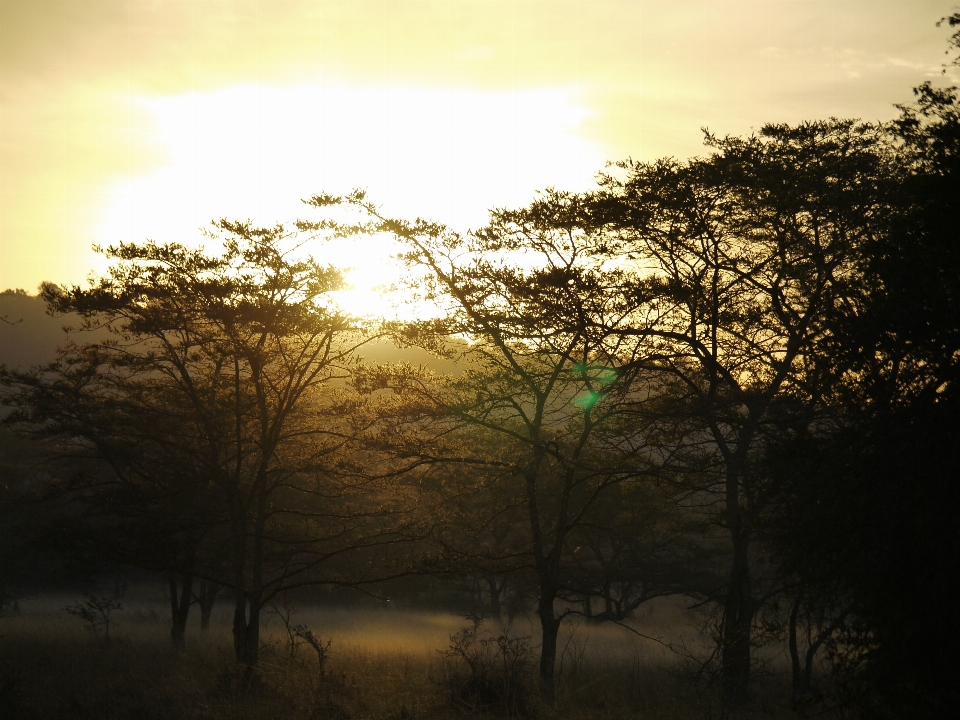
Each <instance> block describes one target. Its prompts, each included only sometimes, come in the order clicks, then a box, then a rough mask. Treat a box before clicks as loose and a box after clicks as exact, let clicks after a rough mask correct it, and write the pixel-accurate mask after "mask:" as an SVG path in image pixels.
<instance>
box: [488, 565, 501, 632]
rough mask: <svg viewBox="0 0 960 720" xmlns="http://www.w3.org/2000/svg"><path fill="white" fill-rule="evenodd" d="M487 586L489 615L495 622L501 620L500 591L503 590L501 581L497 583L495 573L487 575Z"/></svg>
mask: <svg viewBox="0 0 960 720" xmlns="http://www.w3.org/2000/svg"><path fill="white" fill-rule="evenodd" d="M487 587H489V588H490V616H491V617H492V618H493V619H494V620H496V621H497V622H503V613H502V611H501V609H500V593H501V592H502V591H503V582H500V584H499V585H498V584H497V578H496V576H495V575H487Z"/></svg>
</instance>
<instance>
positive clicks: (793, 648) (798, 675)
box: [787, 593, 806, 709]
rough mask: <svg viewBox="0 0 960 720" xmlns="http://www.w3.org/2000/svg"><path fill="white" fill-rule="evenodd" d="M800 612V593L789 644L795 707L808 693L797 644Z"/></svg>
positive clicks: (795, 603)
mask: <svg viewBox="0 0 960 720" xmlns="http://www.w3.org/2000/svg"><path fill="white" fill-rule="evenodd" d="M799 614H800V594H799V593H798V594H797V598H796V600H794V602H793V608H792V609H791V610H790V625H789V636H788V638H787V644H788V645H789V647H790V667H791V670H792V675H793V696H792V697H791V699H790V704H791V705H792V706H793V708H794V709H796V708H797V707H799V705H800V703H801V698H802V697H803V696H804V695H806V692H805V689H804V687H803V671H802V669H801V666H800V650H799V647H798V645H797V617H798V616H799Z"/></svg>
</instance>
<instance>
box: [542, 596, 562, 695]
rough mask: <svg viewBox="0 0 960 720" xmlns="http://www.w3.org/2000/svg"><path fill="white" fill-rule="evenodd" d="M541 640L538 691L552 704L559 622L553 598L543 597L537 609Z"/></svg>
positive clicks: (554, 687)
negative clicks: (554, 609)
mask: <svg viewBox="0 0 960 720" xmlns="http://www.w3.org/2000/svg"><path fill="white" fill-rule="evenodd" d="M537 614H538V615H539V616H540V629H541V631H542V635H543V639H542V644H541V646H540V691H541V692H542V693H543V697H544V699H545V700H546V701H547V702H549V703H552V702H553V700H554V697H555V696H556V686H555V682H554V667H555V666H556V663H557V634H558V633H559V631H560V620H559V619H558V618H557V617H556V616H555V615H554V612H553V597H552V595H551V596H550V597H543V598H541V600H540V603H539V606H538V608H537Z"/></svg>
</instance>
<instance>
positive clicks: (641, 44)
mask: <svg viewBox="0 0 960 720" xmlns="http://www.w3.org/2000/svg"><path fill="white" fill-rule="evenodd" d="M955 9H956V6H955V5H951V3H950V2H949V1H948V2H943V1H939V0H937V1H933V0H574V1H568V0H266V1H264V0H232V1H228V0H0V289H2V288H7V287H21V288H25V289H27V290H29V291H31V292H33V291H35V290H36V288H37V286H38V285H39V283H40V282H41V281H44V280H52V281H54V282H57V283H60V284H72V283H82V282H83V281H84V279H85V278H87V277H88V275H89V274H90V273H91V272H102V271H103V269H104V267H105V265H104V262H103V260H102V258H100V257H98V256H97V255H96V254H95V253H94V252H93V250H92V249H91V246H92V245H94V244H101V245H107V244H110V243H115V242H117V241H119V240H125V241H143V240H145V239H148V238H149V239H153V240H156V241H158V242H169V241H178V242H183V243H186V244H197V243H200V242H202V241H203V235H202V234H201V232H200V231H199V228H201V227H203V226H205V225H207V224H208V223H209V221H210V220H211V219H214V218H219V217H228V218H233V219H247V218H249V219H252V220H253V221H254V222H256V223H260V224H269V225H273V224H275V223H277V222H291V221H293V220H296V219H297V218H309V219H315V218H316V217H317V215H316V213H317V211H316V210H312V209H310V208H307V207H306V206H304V205H303V204H302V203H301V199H303V198H306V197H309V196H311V195H314V194H317V193H320V192H333V193H343V192H347V191H349V190H351V189H353V188H355V187H361V188H365V189H366V190H367V191H368V194H369V197H370V199H371V200H373V201H374V202H376V203H377V204H379V205H381V207H382V210H383V211H384V212H385V213H386V214H390V215H394V216H400V217H408V218H411V219H412V218H414V217H416V216H422V217H428V218H430V219H434V220H438V221H441V222H444V223H447V224H449V225H451V226H453V227H455V228H458V229H461V230H465V229H468V228H470V227H476V226H478V225H481V224H482V223H483V222H484V219H485V218H486V213H487V210H488V209H489V208H491V207H504V206H520V205H523V204H526V203H527V202H529V201H530V200H532V199H533V198H534V196H535V195H534V194H535V192H536V191H537V190H538V189H544V188H547V187H557V188H560V189H568V190H582V189H586V188H588V187H590V186H591V185H592V183H593V181H594V178H595V176H596V173H597V172H598V171H600V170H602V169H603V167H604V164H605V163H606V162H608V161H615V160H619V159H623V158H626V157H633V158H635V159H640V160H654V159H656V158H659V157H663V156H674V157H678V158H686V157H690V156H692V155H696V154H702V153H703V152H704V149H703V146H702V137H703V134H702V130H701V128H703V127H708V128H709V129H710V130H711V131H712V132H714V133H717V134H720V135H726V134H747V133H749V132H750V131H751V130H752V129H758V128H759V127H761V126H762V125H763V124H764V123H767V122H790V123H797V122H800V121H803V120H812V119H818V118H825V117H829V116H837V117H857V118H861V119H864V120H886V119H890V118H892V117H894V116H895V115H896V113H897V111H896V108H895V107H894V104H895V103H898V102H899V103H904V102H909V101H910V99H911V88H913V87H915V86H916V85H918V84H920V83H921V82H923V81H925V80H933V81H935V82H944V83H947V82H950V81H952V82H955V83H960V77H958V76H957V74H956V70H955V69H954V70H951V71H950V73H948V75H947V77H946V78H944V77H943V75H942V69H943V68H942V64H943V63H944V62H945V60H947V56H945V55H944V51H945V50H946V47H947V46H946V39H947V37H948V34H949V33H948V31H947V28H946V27H941V28H937V27H936V26H935V23H936V21H937V20H938V19H939V18H940V17H942V16H944V15H947V14H949V13H950V12H952V11H954V10H955ZM388 252H389V249H388V248H386V247H382V246H376V247H374V246H369V245H368V246H351V247H339V248H328V247H323V248H319V247H318V248H317V249H316V252H315V254H316V255H317V256H318V257H319V258H321V259H324V260H327V261H330V262H335V263H337V264H347V265H350V266H352V267H354V268H355V272H354V275H353V277H354V281H355V283H356V285H357V287H358V291H359V292H360V293H361V294H366V295H370V292H369V288H370V287H371V286H372V285H374V284H376V282H386V281H389V280H390V277H389V274H390V272H392V271H391V270H389V268H388V263H386V261H385V260H384V256H385V254H387V253H388ZM355 302H357V303H359V302H360V301H359V300H356V301H355Z"/></svg>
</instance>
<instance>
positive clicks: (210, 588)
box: [198, 580, 220, 631]
mask: <svg viewBox="0 0 960 720" xmlns="http://www.w3.org/2000/svg"><path fill="white" fill-rule="evenodd" d="M218 594H220V586H219V585H218V584H217V583H213V582H210V581H209V580H208V581H205V582H204V583H203V586H202V588H201V590H200V597H199V599H198V602H199V604H200V629H201V630H203V631H207V630H209V629H210V615H211V614H212V613H213V605H214V603H215V602H216V599H217V595H218Z"/></svg>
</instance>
